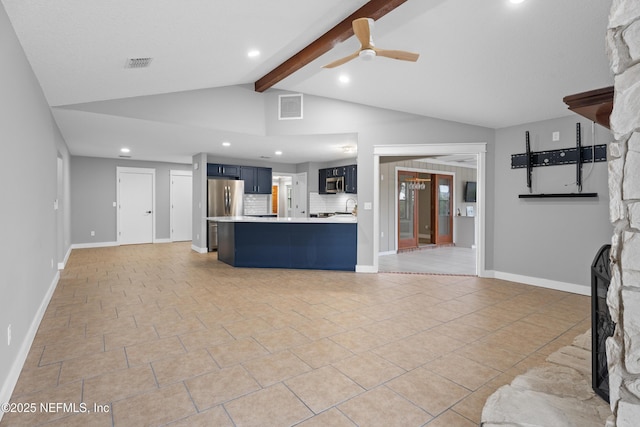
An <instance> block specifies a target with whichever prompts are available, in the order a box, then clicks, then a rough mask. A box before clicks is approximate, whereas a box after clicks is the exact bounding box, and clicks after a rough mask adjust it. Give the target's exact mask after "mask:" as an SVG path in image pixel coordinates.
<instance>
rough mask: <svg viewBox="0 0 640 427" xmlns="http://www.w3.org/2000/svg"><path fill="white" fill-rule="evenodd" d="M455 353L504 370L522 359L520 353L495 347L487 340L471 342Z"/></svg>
mask: <svg viewBox="0 0 640 427" xmlns="http://www.w3.org/2000/svg"><path fill="white" fill-rule="evenodd" d="M457 353H458V354H459V355H461V356H464V357H466V358H468V359H471V360H475V361H476V362H479V363H481V364H483V365H485V366H489V367H491V368H493V369H497V370H499V371H506V370H507V369H509V368H511V367H512V366H514V365H515V364H516V363H518V362H520V361H521V360H522V359H524V356H523V355H522V354H519V353H514V352H512V351H509V350H506V349H503V348H500V347H496V346H494V345H492V344H491V343H487V342H474V343H471V344H469V345H467V346H465V347H463V348H461V349H460V350H459V351H458V352H457Z"/></svg>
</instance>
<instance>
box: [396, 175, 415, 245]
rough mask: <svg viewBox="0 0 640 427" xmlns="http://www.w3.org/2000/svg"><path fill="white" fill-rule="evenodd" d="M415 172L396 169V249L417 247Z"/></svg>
mask: <svg viewBox="0 0 640 427" xmlns="http://www.w3.org/2000/svg"><path fill="white" fill-rule="evenodd" d="M416 178H417V173H416V172H406V171H398V249H408V248H417V247H418V225H417V221H418V203H417V197H418V195H417V191H416V190H415V179H416Z"/></svg>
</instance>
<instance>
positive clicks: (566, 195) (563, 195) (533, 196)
mask: <svg viewBox="0 0 640 427" xmlns="http://www.w3.org/2000/svg"><path fill="white" fill-rule="evenodd" d="M518 197H519V198H521V199H552V198H554V199H558V198H574V197H598V193H548V194H544V193H541V194H520V195H519V196H518Z"/></svg>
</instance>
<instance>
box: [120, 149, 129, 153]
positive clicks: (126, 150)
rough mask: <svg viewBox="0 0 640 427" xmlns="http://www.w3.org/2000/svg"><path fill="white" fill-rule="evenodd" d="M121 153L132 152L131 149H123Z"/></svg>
mask: <svg viewBox="0 0 640 427" xmlns="http://www.w3.org/2000/svg"><path fill="white" fill-rule="evenodd" d="M120 152H121V153H130V152H131V150H130V149H128V148H121V149H120Z"/></svg>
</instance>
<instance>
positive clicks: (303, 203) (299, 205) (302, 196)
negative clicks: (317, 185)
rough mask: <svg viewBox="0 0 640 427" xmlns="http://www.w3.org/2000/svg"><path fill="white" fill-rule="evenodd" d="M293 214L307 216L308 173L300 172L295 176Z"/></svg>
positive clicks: (299, 216) (296, 216)
mask: <svg viewBox="0 0 640 427" xmlns="http://www.w3.org/2000/svg"><path fill="white" fill-rule="evenodd" d="M292 196H293V197H292V200H291V201H292V204H293V216H294V217H295V218H305V217H307V216H309V215H308V213H307V173H306V172H303V173H299V174H296V175H294V176H293V194H292Z"/></svg>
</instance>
